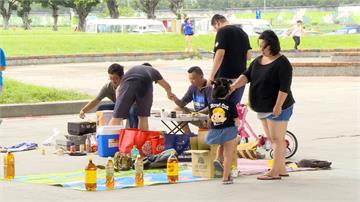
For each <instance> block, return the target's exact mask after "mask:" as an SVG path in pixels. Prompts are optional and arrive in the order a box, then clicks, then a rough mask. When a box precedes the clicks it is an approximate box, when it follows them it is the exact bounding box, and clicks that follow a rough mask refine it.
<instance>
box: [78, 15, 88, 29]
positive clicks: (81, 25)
mask: <svg viewBox="0 0 360 202" xmlns="http://www.w3.org/2000/svg"><path fill="white" fill-rule="evenodd" d="M86 16H87V15H84V14H80V13H79V24H78V31H79V32H85V30H86V27H85V26H86Z"/></svg>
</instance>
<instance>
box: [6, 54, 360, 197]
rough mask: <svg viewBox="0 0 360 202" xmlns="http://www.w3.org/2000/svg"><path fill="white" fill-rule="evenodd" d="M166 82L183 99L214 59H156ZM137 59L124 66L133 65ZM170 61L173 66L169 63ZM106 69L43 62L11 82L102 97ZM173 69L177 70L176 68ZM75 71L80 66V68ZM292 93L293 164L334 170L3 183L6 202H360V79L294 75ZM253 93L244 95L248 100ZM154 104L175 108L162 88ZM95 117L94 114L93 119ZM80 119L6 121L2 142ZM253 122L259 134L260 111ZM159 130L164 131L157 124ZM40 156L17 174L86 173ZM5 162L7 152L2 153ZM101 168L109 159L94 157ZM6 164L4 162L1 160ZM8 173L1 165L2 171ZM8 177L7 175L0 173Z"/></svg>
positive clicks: (37, 137)
mask: <svg viewBox="0 0 360 202" xmlns="http://www.w3.org/2000/svg"><path fill="white" fill-rule="evenodd" d="M151 63H153V64H154V66H156V67H158V68H159V70H160V71H161V72H163V75H164V77H165V78H168V79H169V80H170V81H171V82H172V84H173V88H174V92H176V93H177V94H178V95H179V96H180V95H182V93H183V92H184V91H185V90H186V88H187V85H188V84H187V79H186V74H185V73H184V72H185V70H186V69H187V67H188V66H189V65H200V66H202V67H205V69H206V72H208V69H209V68H208V67H209V62H208V61H203V62H200V61H165V62H164V61H153V62H151ZM132 64H135V62H131V63H126V64H125V65H126V66H128V65H132ZM170 64H171V65H170ZM108 65H109V63H108V64H103V63H101V64H100V63H98V64H75V65H43V66H37V67H35V66H25V67H14V68H12V69H10V68H9V71H8V72H7V77H10V78H15V79H21V80H24V81H26V82H31V83H37V84H47V85H49V86H55V87H60V88H73V89H78V90H80V91H84V92H89V93H90V94H96V92H97V90H98V88H99V85H102V83H104V82H105V81H106V79H107V78H106V74H105V73H103V72H105V71H106V67H107V66H108ZM170 66H171V67H170ZM74 67H75V68H74ZM293 93H294V96H295V99H296V101H297V103H296V106H295V113H294V116H293V118H292V120H291V122H290V125H289V130H291V131H292V132H294V133H295V134H296V135H297V137H298V140H299V144H300V147H299V151H298V153H297V154H296V155H295V156H294V158H293V159H292V160H293V161H297V160H300V159H303V158H315V159H321V160H329V161H332V162H333V169H331V170H326V171H311V172H298V173H291V177H290V178H286V179H283V180H280V181H268V182H262V181H257V180H256V179H255V176H248V177H244V176H241V177H239V178H237V179H236V180H235V184H234V185H230V186H224V185H222V184H221V182H220V181H219V180H212V181H206V182H196V183H187V184H175V185H160V186H152V187H144V188H137V189H125V190H116V191H111V192H95V193H88V192H81V191H74V190H67V189H63V188H58V187H51V186H47V185H33V184H22V183H14V182H4V181H0V201H1V202H2V201H4V202H11V201H38V202H43V201H44V202H45V201H50V200H51V201H69V202H70V201H220V200H224V201H274V202H275V201H276V202H277V201H281V202H285V201H286V202H287V201H299V202H300V201H301V202H303V201H334V202H335V201H336V202H337V201H359V200H360V193H359V188H360V174H359V173H360V155H359V154H360V152H359V151H360V146H359V145H360V124H359V123H360V107H359V106H360V79H359V78H355V77H326V78H325V77H311V78H308V77H295V78H294V80H293ZM246 99H247V96H245V97H244V100H246ZM155 100H156V101H155V107H164V106H165V107H166V108H168V109H171V108H172V106H173V105H171V103H170V102H169V101H167V100H166V98H165V93H164V92H163V90H162V89H160V88H159V87H156V88H155ZM89 117H90V118H94V114H90V115H89ZM77 120H79V119H78V118H77V115H64V116H49V117H22V118H10V119H4V120H3V123H2V124H1V125H0V144H1V145H11V144H16V143H18V142H21V141H34V142H41V141H43V140H44V139H46V138H47V137H49V136H50V135H51V134H52V130H53V128H58V129H59V130H60V131H61V134H64V133H66V123H67V122H68V121H77ZM249 121H250V123H251V124H252V125H254V128H255V130H256V131H258V132H261V128H260V127H259V126H260V124H259V122H258V121H257V120H256V119H255V118H254V113H250V114H249ZM150 124H151V127H152V128H153V129H163V127H162V125H160V123H158V122H154V121H152V122H151V123H150ZM51 150H52V148H47V149H46V151H47V154H46V155H45V156H42V155H41V154H40V151H39V150H36V151H30V152H22V153H16V154H15V155H16V172H17V174H18V175H27V174H36V173H46V172H64V171H74V170H77V169H82V168H83V167H84V166H85V165H86V162H87V158H86V157H69V156H61V157H59V156H55V155H52V154H50V152H51ZM0 158H1V159H3V154H1V155H0ZM95 162H96V163H104V162H105V159H102V158H97V157H95ZM1 165H2V161H1ZM1 169H2V168H1ZM0 177H2V173H1V174H0Z"/></svg>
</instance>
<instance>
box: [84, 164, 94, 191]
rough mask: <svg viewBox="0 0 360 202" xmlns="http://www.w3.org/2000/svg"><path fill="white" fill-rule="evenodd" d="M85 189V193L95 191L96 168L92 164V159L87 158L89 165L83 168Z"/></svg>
mask: <svg viewBox="0 0 360 202" xmlns="http://www.w3.org/2000/svg"><path fill="white" fill-rule="evenodd" d="M85 188H86V191H95V190H96V166H95V164H94V163H93V162H92V158H91V157H90V158H89V163H88V165H87V166H86V168H85Z"/></svg>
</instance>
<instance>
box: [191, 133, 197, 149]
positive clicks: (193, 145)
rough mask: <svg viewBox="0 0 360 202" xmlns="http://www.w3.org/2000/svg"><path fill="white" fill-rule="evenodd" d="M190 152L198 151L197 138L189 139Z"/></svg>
mask: <svg viewBox="0 0 360 202" xmlns="http://www.w3.org/2000/svg"><path fill="white" fill-rule="evenodd" d="M190 147H191V150H198V136H194V137H190Z"/></svg>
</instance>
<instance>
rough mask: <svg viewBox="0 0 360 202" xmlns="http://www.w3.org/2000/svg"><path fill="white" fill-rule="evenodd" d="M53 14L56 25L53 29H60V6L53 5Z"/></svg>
mask: <svg viewBox="0 0 360 202" xmlns="http://www.w3.org/2000/svg"><path fill="white" fill-rule="evenodd" d="M52 11H53V13H52V16H53V18H54V25H53V31H58V25H57V24H58V17H59V8H58V7H53V8H52Z"/></svg>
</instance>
